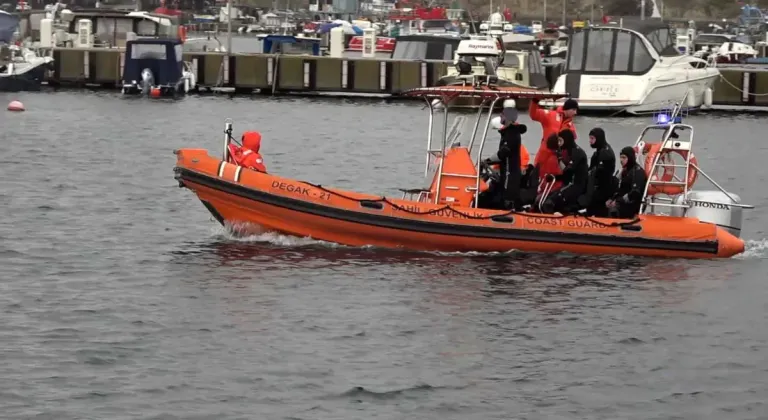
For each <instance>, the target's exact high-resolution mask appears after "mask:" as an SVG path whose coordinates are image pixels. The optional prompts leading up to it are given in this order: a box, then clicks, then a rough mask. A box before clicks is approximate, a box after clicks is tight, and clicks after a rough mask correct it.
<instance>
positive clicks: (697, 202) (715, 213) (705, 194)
mask: <svg viewBox="0 0 768 420" xmlns="http://www.w3.org/2000/svg"><path fill="white" fill-rule="evenodd" d="M728 196H731V197H732V198H733V200H731V198H729V197H728ZM685 201H687V202H688V203H689V204H690V208H684V207H674V208H673V209H672V211H671V213H672V216H678V217H694V218H697V219H699V220H701V221H702V222H707V223H712V224H716V225H718V226H720V227H722V228H723V229H725V230H727V231H728V232H729V233H730V234H731V235H733V236H735V237H737V238H738V237H740V236H741V222H742V208H741V207H740V206H732V205H731V204H734V201H736V203H735V204H741V198H740V197H739V196H738V195H736V194H733V193H728V194H727V195H726V194H725V193H723V192H722V191H690V192H689V193H688V195H687V197H683V196H682V195H680V196H678V197H677V199H676V200H675V204H683V203H684V202H685Z"/></svg>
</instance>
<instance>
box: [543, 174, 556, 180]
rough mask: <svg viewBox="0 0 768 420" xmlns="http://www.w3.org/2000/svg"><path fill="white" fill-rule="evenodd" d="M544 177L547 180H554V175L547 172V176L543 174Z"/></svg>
mask: <svg viewBox="0 0 768 420" xmlns="http://www.w3.org/2000/svg"><path fill="white" fill-rule="evenodd" d="M544 179H545V180H546V181H547V182H555V176H554V175H552V174H547V176H545V177H544Z"/></svg>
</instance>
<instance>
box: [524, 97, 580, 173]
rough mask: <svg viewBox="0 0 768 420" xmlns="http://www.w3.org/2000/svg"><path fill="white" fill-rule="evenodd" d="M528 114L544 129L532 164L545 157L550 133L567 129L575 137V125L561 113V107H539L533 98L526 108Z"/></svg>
mask: <svg viewBox="0 0 768 420" xmlns="http://www.w3.org/2000/svg"><path fill="white" fill-rule="evenodd" d="M528 114H529V115H530V116H531V119H532V120H534V121H538V122H540V123H541V129H542V131H544V135H543V136H542V138H541V144H540V145H539V150H538V151H537V152H536V158H535V159H534V160H533V164H534V165H537V164H539V163H540V162H541V160H542V159H543V158H544V157H546V153H547V152H546V149H547V145H546V143H547V139H548V138H549V136H551V135H552V134H557V133H559V132H561V131H563V130H565V129H569V130H571V131H573V138H574V139H576V127H575V126H574V125H573V120H572V119H570V118H566V117H565V115H563V108H562V107H558V108H557V109H555V110H554V111H550V110H548V109H543V108H542V107H540V106H539V104H538V103H537V102H536V101H535V100H534V101H531V106H530V107H529V108H528Z"/></svg>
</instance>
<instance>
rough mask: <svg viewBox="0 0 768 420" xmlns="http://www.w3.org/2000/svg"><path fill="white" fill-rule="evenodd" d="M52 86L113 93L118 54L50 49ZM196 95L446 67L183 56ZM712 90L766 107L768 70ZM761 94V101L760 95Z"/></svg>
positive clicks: (381, 87) (287, 89)
mask: <svg viewBox="0 0 768 420" xmlns="http://www.w3.org/2000/svg"><path fill="white" fill-rule="evenodd" d="M53 57H54V60H55V61H54V71H53V72H52V75H51V76H50V78H49V79H48V80H47V82H48V83H49V84H50V85H57V86H99V87H102V88H118V87H119V86H121V84H122V68H123V62H124V57H125V52H124V50H122V49H104V48H91V49H87V48H60V49H54V50H53ZM184 61H187V62H190V63H191V70H192V72H193V73H194V74H195V76H196V77H197V81H198V87H199V88H200V90H203V91H205V90H208V89H216V88H229V89H234V91H235V93H237V94H249V93H253V92H254V91H260V92H263V93H270V94H277V93H307V94H315V93H337V94H344V93H348V94H379V95H392V94H398V93H400V92H403V91H405V90H408V89H412V88H418V87H429V86H434V85H435V83H436V82H437V80H438V79H439V78H440V77H442V76H443V75H444V74H445V72H446V70H447V69H448V68H449V67H452V63H451V62H447V61H429V60H427V61H410V60H393V59H379V58H370V59H369V58H334V57H318V56H298V55H269V54H236V53H235V54H231V55H230V54H227V53H217V52H196V53H185V54H184ZM720 72H721V75H722V77H721V78H719V79H718V80H717V82H716V83H715V88H714V96H713V104H714V105H729V106H768V69H765V68H761V67H758V66H754V67H750V66H728V67H723V68H721V69H720ZM761 95H762V96H761Z"/></svg>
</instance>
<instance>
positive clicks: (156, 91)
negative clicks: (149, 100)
mask: <svg viewBox="0 0 768 420" xmlns="http://www.w3.org/2000/svg"><path fill="white" fill-rule="evenodd" d="M149 96H151V97H153V98H159V97H160V88H152V90H150V91H149Z"/></svg>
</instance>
